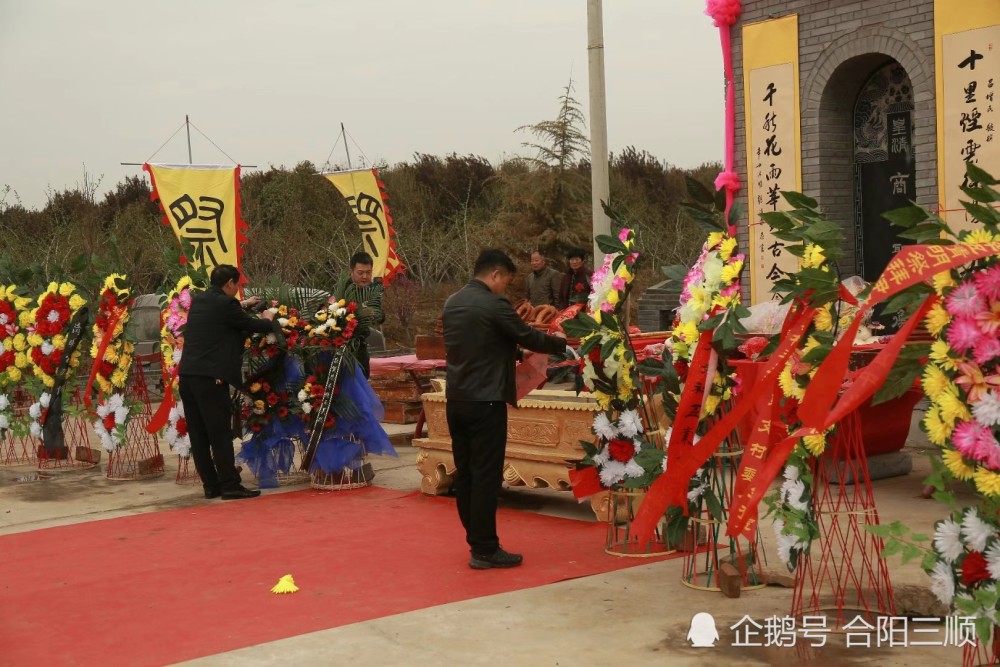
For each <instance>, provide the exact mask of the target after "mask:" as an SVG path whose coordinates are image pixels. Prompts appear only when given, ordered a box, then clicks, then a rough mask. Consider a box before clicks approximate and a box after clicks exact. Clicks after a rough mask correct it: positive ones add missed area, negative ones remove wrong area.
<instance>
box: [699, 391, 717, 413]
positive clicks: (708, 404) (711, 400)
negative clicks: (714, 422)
mask: <svg viewBox="0 0 1000 667" xmlns="http://www.w3.org/2000/svg"><path fill="white" fill-rule="evenodd" d="M720 400H721V399H720V398H719V397H718V396H716V395H715V394H709V395H708V396H706V397H705V405H704V406H703V407H702V411H701V416H702V417H707V416H709V415H714V414H715V411H716V410H718V409H719V402H720Z"/></svg>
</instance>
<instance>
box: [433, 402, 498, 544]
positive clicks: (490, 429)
mask: <svg viewBox="0 0 1000 667" xmlns="http://www.w3.org/2000/svg"><path fill="white" fill-rule="evenodd" d="M447 415H448V430H449V431H451V451H452V454H453V455H454V457H455V494H456V497H457V501H458V502H457V505H458V518H459V519H461V521H462V526H463V527H464V528H465V540H466V542H468V543H469V549H470V550H471V551H472V553H473V554H476V555H489V554H492V553H493V552H494V551H496V550H497V549H498V548H499V547H500V540H499V538H498V537H497V494H498V493H499V491H500V484H501V483H502V482H503V459H504V449H505V448H506V447H507V404H506V403H504V402H503V401H491V402H484V401H455V400H450V399H449V400H448V403H447Z"/></svg>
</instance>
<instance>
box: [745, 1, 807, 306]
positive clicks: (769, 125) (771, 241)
mask: <svg viewBox="0 0 1000 667" xmlns="http://www.w3.org/2000/svg"><path fill="white" fill-rule="evenodd" d="M743 75H744V86H745V101H744V108H745V111H746V114H745V118H746V147H747V184H748V187H747V197H748V204H749V207H748V210H749V212H750V215H749V223H750V228H749V240H750V248H749V252H748V256H749V258H750V301H751V303H759V302H761V301H767V300H769V299H772V298H774V295H772V294H771V287H772V285H774V283H775V282H776V281H777V280H780V279H781V277H782V276H784V275H786V274H788V273H790V272H792V271H794V270H795V268H796V266H797V261H798V260H797V259H796V258H795V256H794V255H792V254H791V253H788V252H785V250H784V247H785V244H784V243H782V242H781V241H779V240H778V239H776V238H775V237H774V235H773V234H772V233H771V230H770V228H769V227H768V226H767V224H766V223H764V222H763V221H762V220H761V219H760V214H761V213H765V212H772V211H781V210H787V209H788V208H789V207H788V204H787V202H786V201H785V200H784V198H783V197H782V196H781V195H782V193H783V192H785V191H788V190H794V191H801V182H802V178H801V158H800V146H799V99H798V90H799V84H798V79H799V77H798V18H797V16H796V15H791V16H786V17H783V18H781V19H775V20H773V21H764V22H761V23H754V24H750V25H747V26H744V28H743Z"/></svg>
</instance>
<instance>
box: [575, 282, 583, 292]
mask: <svg viewBox="0 0 1000 667" xmlns="http://www.w3.org/2000/svg"><path fill="white" fill-rule="evenodd" d="M573 289H575V290H576V291H577V292H582V291H583V283H577V284H576V285H575V286H574V287H573Z"/></svg>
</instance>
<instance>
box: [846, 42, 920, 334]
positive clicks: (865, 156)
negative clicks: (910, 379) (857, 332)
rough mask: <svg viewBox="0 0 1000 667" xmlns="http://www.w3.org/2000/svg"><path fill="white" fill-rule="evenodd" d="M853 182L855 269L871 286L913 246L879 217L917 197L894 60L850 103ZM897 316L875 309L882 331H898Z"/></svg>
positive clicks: (902, 76)
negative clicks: (902, 251)
mask: <svg viewBox="0 0 1000 667" xmlns="http://www.w3.org/2000/svg"><path fill="white" fill-rule="evenodd" d="M854 183H855V189H854V219H855V235H856V240H857V244H856V247H857V248H858V270H859V273H860V274H861V277H862V278H864V279H865V280H866V281H867V282H874V281H875V280H878V277H879V276H880V275H881V274H882V271H883V269H885V267H886V265H887V264H888V263H889V260H890V259H892V257H893V255H895V254H896V253H897V252H899V251H900V249H901V248H902V247H903V246H904V245H907V244H910V243H913V241H910V240H908V239H903V238H900V237H899V236H898V235H897V234H898V233H899V232H901V231H903V230H901V229H899V228H897V227H892V226H890V225H889V222H888V221H887V220H886V219H885V218H883V217H882V214H883V213H885V212H886V211H891V210H892V209H895V208H900V207H901V206H906V205H907V204H909V203H910V202H911V201H912V200H914V199H916V164H915V159H914V151H913V86H911V85H910V77H909V76H908V75H907V74H906V70H904V69H903V68H902V67H901V66H900V65H899V63H897V62H895V61H892V62H890V63H889V64H887V65H883V66H882V67H880V68H879V69H878V70H876V71H875V73H874V74H872V75H871V77H869V79H868V81H867V82H866V83H865V84H864V86H862V88H861V93H860V94H859V95H858V98H857V101H856V102H855V104H854ZM901 314H902V313H883V312H880V310H879V309H876V311H875V317H876V319H877V320H878V321H879V322H880V323H881V324H882V325H883V326H884V327H885V329H884V331H883V332H882V333H894V332H896V331H897V330H898V329H899V326H900V325H901V324H902V322H901V321H900V315H901Z"/></svg>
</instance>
